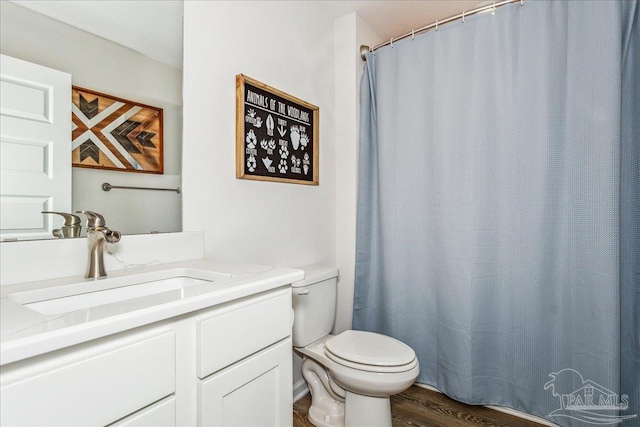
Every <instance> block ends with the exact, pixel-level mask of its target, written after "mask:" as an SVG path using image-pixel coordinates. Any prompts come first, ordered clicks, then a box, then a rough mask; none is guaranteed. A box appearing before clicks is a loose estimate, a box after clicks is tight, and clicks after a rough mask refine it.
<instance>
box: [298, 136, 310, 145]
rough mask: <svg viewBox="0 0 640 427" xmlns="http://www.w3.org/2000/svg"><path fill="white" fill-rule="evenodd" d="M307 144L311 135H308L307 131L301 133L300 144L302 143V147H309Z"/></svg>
mask: <svg viewBox="0 0 640 427" xmlns="http://www.w3.org/2000/svg"><path fill="white" fill-rule="evenodd" d="M307 144H309V136H307V134H306V133H303V134H302V135H300V145H302V148H307Z"/></svg>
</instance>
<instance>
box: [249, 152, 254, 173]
mask: <svg viewBox="0 0 640 427" xmlns="http://www.w3.org/2000/svg"><path fill="white" fill-rule="evenodd" d="M247 169H249V172H254V171H255V170H256V158H255V157H254V155H253V154H252V155H250V156H249V158H248V159H247Z"/></svg>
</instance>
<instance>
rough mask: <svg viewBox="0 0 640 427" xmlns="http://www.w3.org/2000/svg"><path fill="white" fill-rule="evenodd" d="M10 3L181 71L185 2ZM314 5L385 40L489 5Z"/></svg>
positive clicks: (321, 0)
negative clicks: (352, 19) (354, 19)
mask: <svg viewBox="0 0 640 427" xmlns="http://www.w3.org/2000/svg"><path fill="white" fill-rule="evenodd" d="M12 1H13V2H14V3H16V4H18V5H20V6H23V7H26V8H29V9H32V10H34V11H36V12H39V13H42V14H44V15H47V16H49V17H51V18H54V19H57V20H59V21H62V22H66V23H67V24H70V25H73V26H74V27H77V28H80V29H82V30H85V31H88V32H90V33H93V34H96V35H98V36H100V37H103V38H105V39H108V40H111V41H113V42H116V43H119V44H122V45H125V46H128V47H130V48H131V49H133V50H135V51H137V52H140V53H143V54H145V55H147V56H149V57H151V58H154V59H156V60H157V61H160V62H163V63H165V64H169V65H172V66H174V67H176V68H182V6H183V2H182V0H136V1H132V0H83V1H77V0H57V1H52V0H12ZM210 1H212V0H210ZM315 1H316V3H317V4H318V5H319V6H320V7H321V8H322V9H324V10H325V11H326V12H327V14H328V15H329V16H331V17H333V18H334V19H336V18H340V17H342V16H345V15H348V14H350V13H353V12H356V13H357V14H358V15H359V16H360V17H361V18H362V19H363V20H364V21H365V22H366V23H367V24H368V25H369V26H370V27H371V29H372V30H373V31H374V32H375V33H376V34H378V35H379V36H380V37H381V39H383V40H388V39H390V38H391V37H397V36H399V35H401V34H404V33H406V32H408V31H410V30H411V29H413V28H419V27H422V26H424V25H426V24H430V23H432V22H434V21H435V20H436V19H443V18H446V17H448V16H451V15H455V14H458V13H460V12H462V11H463V10H470V9H473V8H475V7H477V6H478V5H480V4H486V3H491V2H490V1H489V2H488V1H478V0H438V1H434V0H421V1H407V0H385V1H340V0H334V1H325V0H315Z"/></svg>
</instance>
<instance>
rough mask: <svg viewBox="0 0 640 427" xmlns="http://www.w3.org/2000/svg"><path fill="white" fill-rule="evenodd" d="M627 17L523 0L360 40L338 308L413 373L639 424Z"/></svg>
mask: <svg viewBox="0 0 640 427" xmlns="http://www.w3.org/2000/svg"><path fill="white" fill-rule="evenodd" d="M639 25H640V11H639V7H638V6H637V4H636V1H572V2H566V1H535V0H530V1H527V2H525V5H524V7H521V6H520V5H519V4H513V5H508V6H505V7H501V8H499V9H497V10H496V11H495V14H481V15H476V16H474V17H472V18H467V19H466V22H465V23H462V22H456V23H452V24H448V25H446V26H442V27H440V28H439V30H438V31H437V32H436V31H431V32H428V33H425V34H422V35H420V36H416V37H415V40H412V39H411V38H408V39H404V40H402V41H399V42H396V43H394V44H393V46H386V47H384V48H381V49H379V50H378V51H376V52H375V54H373V53H369V54H367V64H366V69H365V73H364V76H363V79H362V93H361V108H362V117H361V142H360V160H359V184H358V185H359V194H358V223H357V255H356V284H355V301H354V321H353V322H354V328H355V329H362V330H370V331H376V332H380V333H384V334H388V335H391V336H394V337H396V338H398V339H400V340H402V341H404V342H406V343H407V344H409V345H410V346H411V347H413V348H414V349H415V351H416V353H417V355H418V357H419V360H420V369H421V373H420V376H419V378H418V381H419V382H421V383H425V384H430V385H433V386H435V387H437V388H438V389H440V390H442V391H443V392H445V393H446V394H448V395H449V396H451V397H453V398H455V399H457V400H460V401H463V402H467V403H472V404H494V405H501V406H506V407H511V408H515V409H518V410H521V411H524V412H528V413H531V414H534V415H538V416H541V417H545V418H548V419H550V420H552V421H554V422H557V423H559V424H561V425H567V426H573V425H575V426H578V425H581V426H582V425H590V424H594V423H597V422H598V423H600V424H602V423H607V422H612V423H613V422H615V421H620V422H622V424H621V425H628V426H632V425H634V426H637V425H640V421H639V420H638V418H637V417H636V418H633V415H634V414H640V408H639V405H638V403H639V401H640V393H639V389H640V381H639V375H640V362H639V357H640V332H639V325H640V314H639V313H640V303H639V301H640V285H639V282H640V266H639V261H640V260H639V248H640V207H639V201H638V194H639V192H640V191H639V190H640V188H639V181H640V179H639V177H640V172H639V170H640V148H639V147H638V145H639V141H638V138H639V137H640V125H639V123H640V115H639V110H640V109H639V104H640V83H639V82H640V75H639V70H640V52H639V47H640V39H639V28H638V26H639ZM624 395H626V396H624ZM601 397H603V399H604V400H601V399H600V398H601ZM585 399H588V400H589V402H590V403H591V406H589V405H588V403H589V402H586V403H585ZM625 401H626V402H628V405H627V406H625V405H624V403H625ZM581 402H582V403H584V404H583V405H582V406H580V403H581Z"/></svg>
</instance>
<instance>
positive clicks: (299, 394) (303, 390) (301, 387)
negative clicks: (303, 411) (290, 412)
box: [293, 378, 309, 402]
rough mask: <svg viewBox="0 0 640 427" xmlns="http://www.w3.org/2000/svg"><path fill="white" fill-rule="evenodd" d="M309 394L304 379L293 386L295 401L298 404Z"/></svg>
mask: <svg viewBox="0 0 640 427" xmlns="http://www.w3.org/2000/svg"><path fill="white" fill-rule="evenodd" d="M307 393H309V388H308V387H307V383H306V382H305V380H304V378H302V379H300V380H298V381H296V383H295V384H294V385H293V401H294V402H297V401H298V400H300V399H302V398H303V397H305V396H306V395H307Z"/></svg>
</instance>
